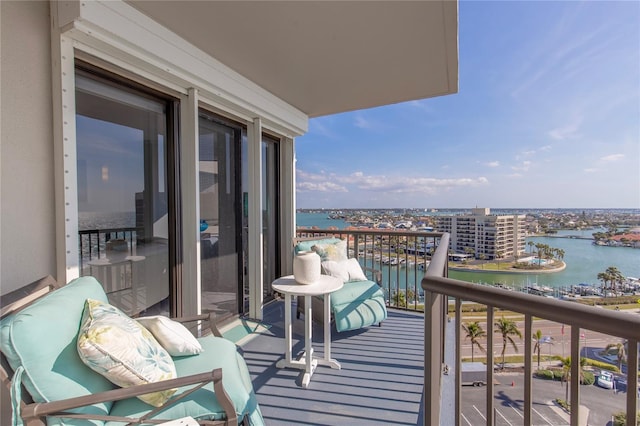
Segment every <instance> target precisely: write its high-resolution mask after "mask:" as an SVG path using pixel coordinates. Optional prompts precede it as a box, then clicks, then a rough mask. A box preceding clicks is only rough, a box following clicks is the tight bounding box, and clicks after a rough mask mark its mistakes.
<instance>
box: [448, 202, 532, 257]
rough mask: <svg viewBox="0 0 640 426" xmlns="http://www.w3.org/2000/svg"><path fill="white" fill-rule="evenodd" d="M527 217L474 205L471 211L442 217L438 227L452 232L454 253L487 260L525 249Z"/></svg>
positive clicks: (507, 255)
mask: <svg viewBox="0 0 640 426" xmlns="http://www.w3.org/2000/svg"><path fill="white" fill-rule="evenodd" d="M525 218H526V216H525V215H516V214H512V215H494V214H491V209H489V208H474V209H471V214H462V215H450V216H438V217H437V218H436V230H437V231H438V232H448V233H449V234H451V240H450V243H449V248H450V249H451V250H453V251H454V252H457V253H469V254H471V253H473V255H474V256H475V257H476V258H479V257H484V258H486V259H495V258H502V257H513V256H516V255H518V254H520V253H522V252H523V251H524V250H525ZM471 250H473V252H471Z"/></svg>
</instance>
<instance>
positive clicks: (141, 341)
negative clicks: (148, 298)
mask: <svg viewBox="0 0 640 426" xmlns="http://www.w3.org/2000/svg"><path fill="white" fill-rule="evenodd" d="M77 349H78V355H80V359H82V362H84V363H85V364H86V365H87V366H88V367H89V368H91V369H92V370H93V371H95V372H97V373H100V374H101V375H103V376H104V377H106V378H107V379H108V380H109V381H110V382H112V383H115V384H116V385H118V386H120V387H125V388H126V387H129V386H134V385H142V384H147V383H154V382H159V381H161V380H167V379H173V378H175V377H176V368H175V365H174V363H173V360H172V359H171V356H170V355H169V354H168V353H167V351H166V350H165V349H164V348H163V347H162V346H161V345H160V344H159V343H158V342H157V341H156V339H155V338H154V337H153V335H152V334H151V333H150V332H149V331H148V330H147V329H146V328H144V327H143V326H141V325H140V324H138V323H137V322H136V321H134V320H132V319H131V318H129V317H128V316H127V315H126V314H124V313H123V312H122V311H120V310H119V309H118V308H116V307H115V306H111V305H109V304H108V303H103V302H100V301H97V300H92V299H87V301H86V303H85V308H84V312H83V314H82V321H81V326H80V332H79V333H78V343H77ZM176 390H177V389H169V390H165V391H158V392H153V393H148V394H145V395H141V396H139V397H138V398H140V399H141V400H142V401H144V402H146V403H147V404H151V405H153V406H155V407H159V406H161V405H162V404H164V403H165V402H166V401H167V400H168V399H169V398H171V396H172V395H173V394H174V393H175V392H176Z"/></svg>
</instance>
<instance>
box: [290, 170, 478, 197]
mask: <svg viewBox="0 0 640 426" xmlns="http://www.w3.org/2000/svg"><path fill="white" fill-rule="evenodd" d="M296 179H297V189H298V191H300V192H311V191H316V192H356V191H373V192H375V193H376V194H377V195H379V196H380V195H383V194H384V193H387V194H392V193H395V194H406V193H417V194H429V195H433V194H437V193H439V192H441V191H447V190H451V189H454V188H465V187H478V186H484V185H487V184H488V183H489V180H488V179H487V178H486V177H484V176H479V177H473V178H468V177H467V178H451V179H441V178H430V177H406V176H399V177H392V176H384V175H366V174H365V173H363V172H361V171H358V172H354V173H351V174H349V175H336V174H333V173H332V174H327V173H324V172H321V173H317V174H313V173H307V172H304V171H301V170H298V173H297V178H296Z"/></svg>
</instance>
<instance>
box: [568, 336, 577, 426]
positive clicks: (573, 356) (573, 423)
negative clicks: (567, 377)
mask: <svg viewBox="0 0 640 426" xmlns="http://www.w3.org/2000/svg"><path fill="white" fill-rule="evenodd" d="M570 399H571V403H570V405H571V426H578V425H579V424H580V327H578V326H575V325H572V326H571V395H570ZM567 402H568V401H567Z"/></svg>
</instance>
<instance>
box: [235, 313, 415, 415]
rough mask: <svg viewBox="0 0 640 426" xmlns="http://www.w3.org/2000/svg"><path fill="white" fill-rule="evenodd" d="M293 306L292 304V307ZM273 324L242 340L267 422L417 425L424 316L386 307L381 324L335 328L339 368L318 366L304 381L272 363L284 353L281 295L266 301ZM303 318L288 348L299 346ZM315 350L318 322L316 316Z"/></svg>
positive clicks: (334, 349)
mask: <svg viewBox="0 0 640 426" xmlns="http://www.w3.org/2000/svg"><path fill="white" fill-rule="evenodd" d="M293 312H295V309H293ZM264 322H266V323H268V324H270V325H271V327H270V329H269V330H267V331H266V332H263V333H261V334H260V335H258V336H256V337H255V338H253V339H251V340H249V341H247V342H246V343H245V344H243V345H242V351H243V354H244V357H245V359H246V361H247V364H248V366H249V371H250V373H251V377H252V380H253V385H254V389H255V391H256V394H257V397H258V402H259V404H260V407H261V409H262V414H263V415H264V417H265V421H266V422H267V424H269V425H291V424H297V425H304V424H308V425H344V424H349V425H377V424H379V425H383V424H384V425H415V424H418V423H419V422H420V423H421V421H422V420H421V419H422V417H421V414H420V409H421V405H422V404H421V401H422V390H423V383H422V382H423V358H422V353H423V350H424V349H423V339H424V316H423V315H422V314H415V313H410V312H399V311H390V312H389V318H388V319H387V320H386V321H384V323H383V326H382V327H377V326H372V327H367V328H364V329H361V330H357V331H350V332H343V333H336V332H335V329H334V330H333V333H332V349H331V352H332V357H333V358H335V359H337V360H338V361H339V362H340V363H341V364H342V369H341V370H335V369H331V368H329V367H324V366H319V367H318V368H317V369H316V371H315V373H314V375H313V377H312V379H311V384H310V385H309V388H307V389H303V388H302V387H301V386H300V382H301V373H300V371H298V370H293V369H277V368H276V367H275V364H276V362H277V361H278V360H279V359H281V358H282V356H283V353H284V329H283V327H284V302H283V301H276V302H274V303H271V304H269V305H268V306H266V307H265V317H264ZM303 329H304V320H303V319H301V320H297V321H294V324H293V349H294V353H296V352H297V351H301V350H302V348H303V346H304V341H303ZM313 342H314V350H315V351H316V355H318V356H321V355H322V350H323V347H322V343H323V334H322V327H321V326H320V325H319V324H314V328H313Z"/></svg>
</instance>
